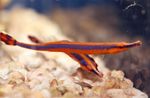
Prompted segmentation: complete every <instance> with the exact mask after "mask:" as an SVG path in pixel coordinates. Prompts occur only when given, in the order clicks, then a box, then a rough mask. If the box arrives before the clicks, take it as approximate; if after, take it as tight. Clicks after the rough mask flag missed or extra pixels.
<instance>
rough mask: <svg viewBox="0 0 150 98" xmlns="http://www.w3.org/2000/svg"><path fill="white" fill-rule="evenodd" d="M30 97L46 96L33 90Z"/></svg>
mask: <svg viewBox="0 0 150 98" xmlns="http://www.w3.org/2000/svg"><path fill="white" fill-rule="evenodd" d="M29 98H44V96H43V95H42V93H41V92H38V91H37V92H33V93H31V95H30V97H29Z"/></svg>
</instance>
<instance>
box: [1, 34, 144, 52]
mask: <svg viewBox="0 0 150 98" xmlns="http://www.w3.org/2000/svg"><path fill="white" fill-rule="evenodd" d="M0 39H1V40H2V41H3V42H4V43H6V44H8V45H17V46H20V47H23V48H28V49H32V50H40V51H52V52H65V53H70V52H72V53H82V54H114V53H119V52H122V51H126V50H128V49H129V48H132V47H135V46H139V45H141V42H140V41H136V42H133V43H126V42H108V43H94V42H67V41H57V42H48V43H40V44H26V43H22V42H18V41H16V40H15V39H13V38H12V37H11V36H9V35H7V34H3V33H0Z"/></svg>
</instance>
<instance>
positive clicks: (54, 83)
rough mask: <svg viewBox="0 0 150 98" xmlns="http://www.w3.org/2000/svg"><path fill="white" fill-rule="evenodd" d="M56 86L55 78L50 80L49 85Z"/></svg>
mask: <svg viewBox="0 0 150 98" xmlns="http://www.w3.org/2000/svg"><path fill="white" fill-rule="evenodd" d="M56 86H58V82H57V80H56V79H53V80H52V81H51V82H50V87H56Z"/></svg>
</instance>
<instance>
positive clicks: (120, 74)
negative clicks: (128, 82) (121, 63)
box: [111, 71, 124, 80]
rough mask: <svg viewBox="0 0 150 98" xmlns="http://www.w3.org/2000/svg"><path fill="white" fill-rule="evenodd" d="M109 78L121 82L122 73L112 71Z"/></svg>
mask: <svg viewBox="0 0 150 98" xmlns="http://www.w3.org/2000/svg"><path fill="white" fill-rule="evenodd" d="M111 77H114V78H117V79H119V80H123V79H124V73H123V72H122V71H112V72H111Z"/></svg>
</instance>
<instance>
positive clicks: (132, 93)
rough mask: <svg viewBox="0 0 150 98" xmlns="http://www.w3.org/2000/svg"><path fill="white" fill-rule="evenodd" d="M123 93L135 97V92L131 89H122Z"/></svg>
mask: <svg viewBox="0 0 150 98" xmlns="http://www.w3.org/2000/svg"><path fill="white" fill-rule="evenodd" d="M123 91H124V93H125V94H126V95H128V96H135V95H136V92H135V90H134V89H133V88H129V89H124V90H123Z"/></svg>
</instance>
